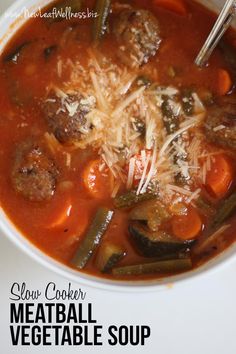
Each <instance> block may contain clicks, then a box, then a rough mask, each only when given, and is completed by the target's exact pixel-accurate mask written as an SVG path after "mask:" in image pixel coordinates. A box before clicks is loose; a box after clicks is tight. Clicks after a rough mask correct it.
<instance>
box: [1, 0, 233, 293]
mask: <svg viewBox="0 0 236 354" xmlns="http://www.w3.org/2000/svg"><path fill="white" fill-rule="evenodd" d="M50 2H53V0H17V1H16V2H14V3H13V4H12V5H11V6H9V7H8V8H7V9H6V10H5V11H4V12H3V14H2V15H1V16H0V28H3V27H4V26H3V25H4V24H5V23H6V17H5V16H4V14H5V13H6V12H9V13H11V12H12V13H17V12H19V13H20V12H21V10H22V9H23V8H28V9H30V10H31V9H34V8H38V7H42V6H45V5H47V4H49V3H50ZM27 3H31V5H30V6H27ZM26 21H27V20H20V21H19V19H17V20H15V21H14V20H12V21H10V24H9V26H8V29H7V31H4V33H3V34H2V35H1V34H0V55H1V52H2V50H4V47H5V45H6V44H7V43H8V42H9V40H10V39H11V38H12V36H13V35H14V34H15V33H16V31H17V30H18V29H19V28H20V27H21V26H22V25H23V24H24V23H25V22H26ZM0 31H1V30H0ZM0 230H1V232H2V233H3V235H4V236H5V237H6V238H8V239H9V240H10V241H11V242H13V243H14V244H15V245H16V246H17V248H18V249H20V250H22V251H23V253H24V254H27V255H28V256H29V257H30V258H32V259H33V260H35V261H36V262H37V263H39V264H41V265H43V266H44V268H46V269H49V270H51V271H53V272H54V273H56V274H58V275H61V276H62V277H64V278H65V279H67V280H69V281H73V282H75V283H78V284H80V285H82V286H88V287H90V288H96V289H100V290H104V291H112V292H123V293H127V292H131V293H133V292H140V293H147V292H154V291H160V290H166V289H170V285H172V284H174V286H175V287H176V286H177V285H178V286H179V285H181V284H185V283H188V282H191V281H193V280H194V279H198V278H202V277H206V276H207V275H210V274H214V273H215V272H217V271H219V270H220V269H224V267H226V266H229V265H230V264H231V263H233V262H235V261H236V242H235V244H232V245H231V246H230V247H228V248H227V249H226V250H225V251H223V252H222V253H220V254H219V255H217V256H215V257H214V258H213V259H210V260H209V261H207V262H206V263H204V264H203V265H201V266H199V267H198V268H196V269H193V270H191V271H188V272H184V273H181V274H178V275H174V276H170V277H166V278H162V279H153V280H144V281H133V280H128V281H120V280H109V279H106V278H102V277H96V276H93V275H90V274H87V273H84V272H80V271H76V270H74V269H73V268H70V267H69V266H66V265H65V264H63V263H61V262H59V261H57V260H55V259H54V258H52V257H51V256H49V255H47V254H46V253H45V252H43V251H42V250H40V249H39V248H38V247H37V246H35V245H34V244H33V243H31V242H30V241H29V239H27V238H26V237H25V236H24V235H23V233H21V232H20V231H19V230H18V229H17V227H16V226H15V225H14V224H13V223H12V221H11V220H10V218H9V217H8V216H7V214H6V213H5V212H4V210H3V209H2V208H1V209H0Z"/></svg>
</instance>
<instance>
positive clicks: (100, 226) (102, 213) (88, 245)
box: [71, 208, 113, 269]
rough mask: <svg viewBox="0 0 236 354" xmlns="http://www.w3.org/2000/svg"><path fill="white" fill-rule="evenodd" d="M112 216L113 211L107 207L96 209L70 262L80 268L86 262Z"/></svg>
mask: <svg viewBox="0 0 236 354" xmlns="http://www.w3.org/2000/svg"><path fill="white" fill-rule="evenodd" d="M112 216H113V211H112V210H109V209H107V208H100V209H98V211H97V213H96V215H95V217H94V219H93V221H92V223H91V225H90V227H89V229H88V232H87V234H86V235H85V237H84V239H83V241H82V242H81V244H80V245H79V248H78V250H77V252H76V253H75V256H74V258H73V259H72V262H71V263H72V264H73V265H74V266H75V267H77V268H79V269H82V268H84V267H85V265H86V264H87V262H88V260H89V258H90V257H91V256H92V254H93V252H94V251H95V249H96V247H97V245H98V244H99V243H100V241H101V238H102V236H103V235H104V233H105V232H106V230H107V228H108V225H109V224H110V222H111V219H112Z"/></svg>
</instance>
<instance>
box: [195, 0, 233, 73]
mask: <svg viewBox="0 0 236 354" xmlns="http://www.w3.org/2000/svg"><path fill="white" fill-rule="evenodd" d="M235 14H236V0H227V1H226V2H225V5H224V7H223V9H222V11H221V13H220V14H219V16H218V19H217V21H216V23H215V25H214V27H213V28H212V30H211V32H210V34H209V36H208V38H207V40H206V42H205V43H204V45H203V47H202V49H201V50H200V52H199V54H198V56H197V58H196V59H195V64H196V65H198V66H204V65H206V64H207V61H208V59H209V57H210V55H211V54H212V52H213V50H214V49H215V47H216V46H217V44H218V43H219V41H220V39H221V37H222V36H223V34H224V33H225V31H226V30H227V29H228V27H229V26H230V24H231V22H232V20H233V18H234V15H235Z"/></svg>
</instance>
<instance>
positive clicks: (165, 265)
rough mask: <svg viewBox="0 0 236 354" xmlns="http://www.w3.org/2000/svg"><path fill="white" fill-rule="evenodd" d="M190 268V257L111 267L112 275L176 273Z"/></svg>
mask: <svg viewBox="0 0 236 354" xmlns="http://www.w3.org/2000/svg"><path fill="white" fill-rule="evenodd" d="M191 268H192V261H191V258H183V259H172V260H168V261H158V262H152V263H143V264H137V265H130V266H125V267H119V268H113V270H112V274H113V275H118V276H122V275H143V274H151V273H160V274H163V273H177V272H182V271H186V270H190V269H191Z"/></svg>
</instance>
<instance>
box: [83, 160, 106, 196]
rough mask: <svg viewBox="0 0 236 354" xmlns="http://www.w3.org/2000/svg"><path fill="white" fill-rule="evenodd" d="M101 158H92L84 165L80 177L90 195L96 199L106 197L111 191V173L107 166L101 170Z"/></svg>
mask: <svg viewBox="0 0 236 354" xmlns="http://www.w3.org/2000/svg"><path fill="white" fill-rule="evenodd" d="M101 164H102V162H101V160H100V159H97V160H92V161H90V162H89V163H88V164H87V166H86V167H85V169H84V171H83V173H82V178H83V183H84V186H85V188H86V190H87V191H88V192H89V194H90V196H91V197H93V198H96V199H106V198H108V197H109V196H110V195H111V191H112V175H111V173H110V171H109V170H108V168H106V169H102V170H101V168H100V167H101Z"/></svg>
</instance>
